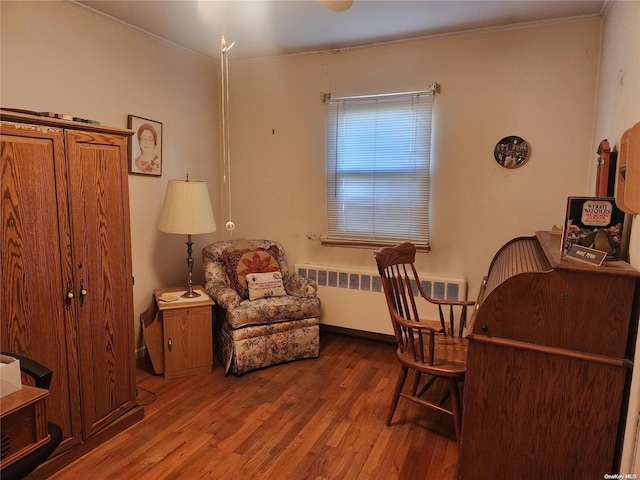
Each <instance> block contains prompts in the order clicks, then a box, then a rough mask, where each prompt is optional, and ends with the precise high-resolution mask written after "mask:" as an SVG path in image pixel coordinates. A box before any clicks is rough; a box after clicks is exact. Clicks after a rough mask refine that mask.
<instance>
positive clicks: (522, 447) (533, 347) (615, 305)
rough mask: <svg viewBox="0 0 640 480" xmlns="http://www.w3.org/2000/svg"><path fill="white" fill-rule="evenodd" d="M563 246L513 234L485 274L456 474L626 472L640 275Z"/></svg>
mask: <svg viewBox="0 0 640 480" xmlns="http://www.w3.org/2000/svg"><path fill="white" fill-rule="evenodd" d="M560 243H561V235H552V234H549V233H547V232H538V233H536V236H535V237H529V238H517V239H514V240H512V241H510V242H509V243H507V244H506V245H504V246H503V247H502V248H501V249H500V250H499V251H498V253H497V254H496V255H495V257H494V259H493V261H492V263H491V266H490V268H489V273H488V275H487V277H485V279H484V282H483V286H482V288H481V291H480V295H479V298H478V304H477V308H476V311H475V312H474V314H473V316H472V319H471V322H470V325H469V329H470V331H471V334H470V335H469V354H468V370H467V376H466V380H465V387H464V388H465V390H464V412H463V421H462V438H461V442H460V449H459V459H458V460H459V461H458V469H459V471H458V478H459V479H464V480H466V479H479V478H492V479H500V478H540V479H542V478H576V479H578V478H604V475H605V474H606V473H613V472H616V471H617V468H618V466H619V462H620V450H621V442H622V435H623V433H624V425H625V419H626V410H627V399H628V396H629V392H628V389H629V383H630V379H631V371H632V367H633V363H632V361H633V352H634V348H635V338H636V333H637V327H638V325H637V323H638V322H637V320H638V306H637V305H638V293H637V292H638V278H639V277H640V272H638V271H637V270H635V269H634V268H633V267H631V266H630V265H629V264H628V263H626V262H623V261H612V262H605V264H603V266H600V267H597V266H593V265H590V264H588V263H585V262H581V261H579V260H574V259H567V258H561V255H560ZM634 299H635V303H634ZM634 307H635V308H634Z"/></svg>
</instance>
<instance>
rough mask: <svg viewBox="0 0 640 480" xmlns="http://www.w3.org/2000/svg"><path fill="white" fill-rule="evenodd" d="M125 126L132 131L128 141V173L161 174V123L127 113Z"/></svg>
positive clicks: (158, 175) (159, 175)
mask: <svg viewBox="0 0 640 480" xmlns="http://www.w3.org/2000/svg"><path fill="white" fill-rule="evenodd" d="M127 127H128V128H129V129H131V130H133V131H134V134H133V136H132V137H131V140H130V141H129V173H130V174H132V175H149V176H153V177H161V176H162V123H160V122H158V121H156V120H150V119H148V118H143V117H138V116H135V115H129V116H128V117H127Z"/></svg>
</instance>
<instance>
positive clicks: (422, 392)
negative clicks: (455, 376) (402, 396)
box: [416, 377, 438, 397]
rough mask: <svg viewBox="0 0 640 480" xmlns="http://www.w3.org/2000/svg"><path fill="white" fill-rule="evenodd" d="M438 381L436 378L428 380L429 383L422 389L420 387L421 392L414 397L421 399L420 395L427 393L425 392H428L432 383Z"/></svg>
mask: <svg viewBox="0 0 640 480" xmlns="http://www.w3.org/2000/svg"><path fill="white" fill-rule="evenodd" d="M437 379H438V377H431V378H430V379H429V381H428V382H427V383H425V384H424V387H422V390H420V393H418V394H417V395H416V397H421V396H422V395H424V394H425V393H427V390H429V389H430V388H431V386H432V385H433V383H434V382H435V381H436V380H437Z"/></svg>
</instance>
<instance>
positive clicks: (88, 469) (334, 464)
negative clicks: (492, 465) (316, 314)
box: [50, 332, 458, 480]
mask: <svg viewBox="0 0 640 480" xmlns="http://www.w3.org/2000/svg"><path fill="white" fill-rule="evenodd" d="M398 371H399V364H398V362H397V361H396V359H395V346H394V345H391V344H385V343H380V342H376V341H372V340H364V339H358V338H353V337H347V336H341V335H337V334H333V333H325V332H323V333H322V334H321V353H320V357H319V358H317V359H309V360H302V361H298V362H292V363H288V364H284V365H278V366H273V367H269V368H266V369H263V370H258V371H254V372H250V373H248V374H246V375H244V376H242V377H235V376H228V377H225V375H224V372H223V369H222V367H221V366H220V365H218V364H217V363H216V366H215V368H214V370H213V372H212V373H210V374H202V375H195V376H190V377H184V378H178V379H173V380H165V379H164V378H163V377H162V376H156V375H153V374H152V373H151V369H150V366H148V365H145V366H141V367H140V368H139V369H138V372H137V382H138V386H139V387H141V388H140V389H139V391H138V402H139V403H147V402H150V403H149V404H148V405H147V406H146V407H145V419H144V420H142V421H141V422H139V423H138V424H136V425H134V426H132V427H130V428H129V429H128V430H126V431H124V432H122V433H120V434H119V435H117V436H116V437H114V438H112V439H111V440H109V441H107V442H106V443H104V444H102V445H101V446H100V447H98V448H96V449H95V450H93V451H92V452H90V453H88V454H87V455H85V456H84V457H82V458H80V459H78V460H76V461H75V462H74V463H72V464H70V465H69V466H67V467H66V468H65V469H63V470H61V471H59V472H58V473H57V474H55V475H54V476H53V477H50V478H52V479H65V480H66V479H79V478H92V479H134V478H135V479H154V480H156V479H160V478H166V479H183V478H184V479H198V478H207V479H217V480H225V479H274V480H276V479H277V480H283V479H296V480H301V479H318V480H319V479H362V480H371V479H411V480H415V479H425V480H435V479H438V480H443V479H444V480H451V479H453V478H454V475H455V465H456V457H457V452H458V446H457V444H456V441H455V433H454V429H453V420H452V419H451V418H450V417H448V416H445V415H443V414H440V413H438V412H432V411H429V410H427V409H425V408H423V407H420V406H418V405H415V404H413V403H411V402H408V401H406V400H402V399H401V400H400V403H399V405H398V409H397V411H396V414H395V416H394V422H393V424H392V426H391V427H387V426H386V425H385V421H386V417H387V413H388V409H389V405H390V401H391V396H392V392H393V389H394V386H395V382H396V378H397V375H398ZM142 389H145V390H148V391H149V392H153V394H151V393H149V392H147V391H145V390H142ZM154 396H155V400H154Z"/></svg>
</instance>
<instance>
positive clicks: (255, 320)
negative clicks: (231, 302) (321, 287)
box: [227, 295, 320, 330]
mask: <svg viewBox="0 0 640 480" xmlns="http://www.w3.org/2000/svg"><path fill="white" fill-rule="evenodd" d="M319 316H320V299H319V298H318V297H313V298H301V297H294V296H292V295H286V296H284V297H269V298H261V299H258V300H244V301H243V302H241V303H240V305H239V306H238V307H237V308H235V309H233V310H230V311H228V312H227V323H228V325H229V327H230V328H231V329H234V330H235V329H239V328H245V327H249V326H256V325H267V324H272V323H279V322H284V321H293V320H302V319H304V318H309V317H319Z"/></svg>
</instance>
